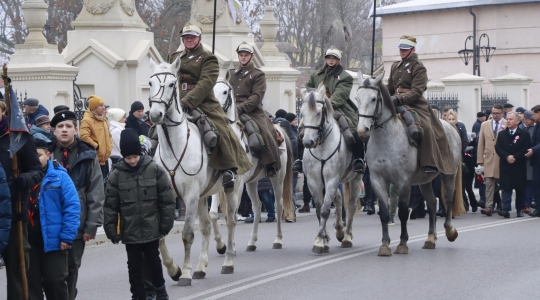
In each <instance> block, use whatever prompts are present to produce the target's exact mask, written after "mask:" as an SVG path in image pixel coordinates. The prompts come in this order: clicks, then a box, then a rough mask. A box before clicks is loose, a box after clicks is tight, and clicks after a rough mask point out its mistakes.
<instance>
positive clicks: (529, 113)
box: [523, 110, 534, 121]
mask: <svg viewBox="0 0 540 300" xmlns="http://www.w3.org/2000/svg"><path fill="white" fill-rule="evenodd" d="M523 117H524V118H525V119H529V120H533V121H534V117H533V112H532V111H530V110H526V111H525V112H524V113H523Z"/></svg>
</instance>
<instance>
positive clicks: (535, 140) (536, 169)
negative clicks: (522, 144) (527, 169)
mask: <svg viewBox="0 0 540 300" xmlns="http://www.w3.org/2000/svg"><path fill="white" fill-rule="evenodd" d="M531 139H532V143H531V149H532V151H533V155H532V156H531V159H530V163H531V166H532V167H533V181H534V182H535V184H540V122H536V123H535V124H534V131H533V135H532V138H531Z"/></svg>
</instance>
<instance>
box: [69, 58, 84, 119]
mask: <svg viewBox="0 0 540 300" xmlns="http://www.w3.org/2000/svg"><path fill="white" fill-rule="evenodd" d="M71 65H72V66H73V65H74V64H73V62H71ZM75 81H77V75H75V78H73V112H74V113H75V117H76V118H77V123H79V125H80V123H81V120H82V119H83V116H84V112H85V111H86V110H87V109H88V99H87V98H85V97H83V96H82V93H81V88H80V87H79V86H78V85H77V83H75Z"/></svg>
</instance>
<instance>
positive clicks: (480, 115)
mask: <svg viewBox="0 0 540 300" xmlns="http://www.w3.org/2000/svg"><path fill="white" fill-rule="evenodd" d="M476 117H477V118H481V117H487V115H486V113H485V112H482V111H479V112H477V113H476Z"/></svg>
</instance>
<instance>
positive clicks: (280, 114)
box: [276, 109, 287, 119]
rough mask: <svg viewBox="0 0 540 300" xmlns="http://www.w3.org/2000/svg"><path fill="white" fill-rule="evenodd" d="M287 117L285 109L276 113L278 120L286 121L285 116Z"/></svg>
mask: <svg viewBox="0 0 540 300" xmlns="http://www.w3.org/2000/svg"><path fill="white" fill-rule="evenodd" d="M286 115H287V111H286V110H284V109H278V110H277V111H276V118H283V119H285V116H286Z"/></svg>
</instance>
